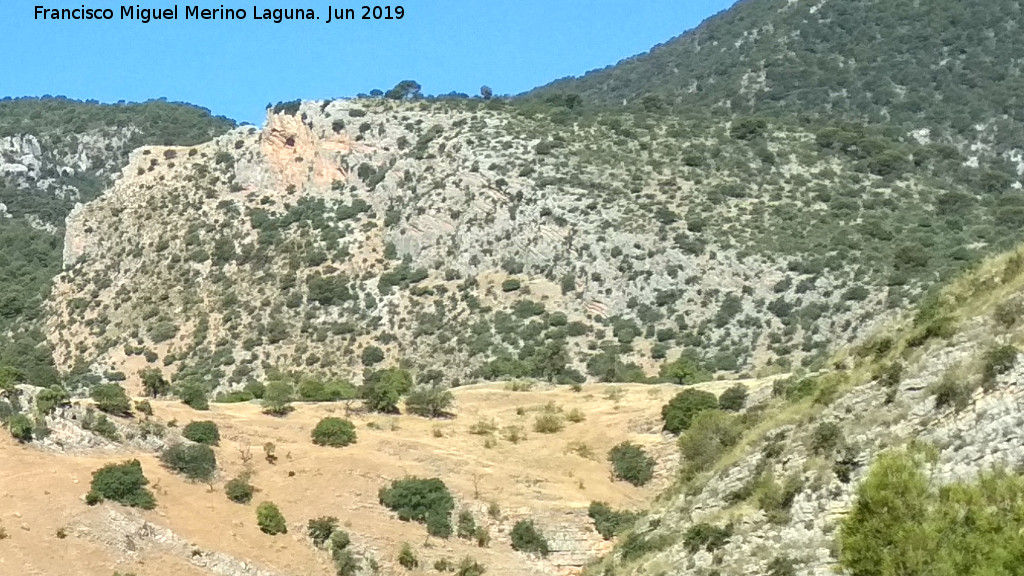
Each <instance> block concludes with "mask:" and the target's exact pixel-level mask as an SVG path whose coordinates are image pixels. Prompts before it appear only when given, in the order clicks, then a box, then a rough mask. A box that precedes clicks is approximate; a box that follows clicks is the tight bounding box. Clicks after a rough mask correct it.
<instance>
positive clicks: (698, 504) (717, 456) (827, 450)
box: [590, 250, 1024, 576]
mask: <svg viewBox="0 0 1024 576" xmlns="http://www.w3.org/2000/svg"><path fill="white" fill-rule="evenodd" d="M1022 272H1024V252H1021V251H1020V250H1017V251H1013V252H1011V253H1008V254H1004V255H1001V256H999V257H997V258H994V259H991V260H989V261H986V262H985V263H983V264H982V265H980V266H979V267H978V269H977V270H975V271H972V272H971V273H969V274H965V275H963V276H961V277H959V278H957V279H956V280H955V281H954V282H952V283H951V284H950V285H949V286H948V287H946V288H944V289H943V290H942V291H940V292H938V293H937V294H936V296H935V297H934V298H933V299H931V300H929V302H928V304H927V305H926V306H923V307H922V308H921V309H920V310H919V311H918V313H917V314H916V316H914V317H913V318H912V319H911V318H908V319H907V320H905V321H902V322H896V323H893V324H892V325H890V326H887V327H885V328H883V329H880V330H878V331H876V332H874V333H872V334H871V336H870V338H868V339H867V341H866V342H865V344H864V345H862V346H859V347H856V348H851V349H850V350H848V351H845V352H844V353H841V354H839V355H837V356H836V357H835V358H834V359H833V362H832V367H831V369H830V370H828V371H827V372H821V373H818V374H806V375H794V376H791V377H788V378H785V379H779V380H777V381H776V382H775V383H774V384H773V386H772V398H773V399H772V400H770V401H769V402H768V403H767V404H764V405H761V406H759V407H752V408H749V409H748V410H747V411H745V412H744V413H743V414H741V415H739V416H732V415H729V414H727V413H725V412H720V411H716V410H712V411H709V412H706V413H704V415H703V416H697V417H695V418H694V420H693V421H692V424H691V426H690V427H689V429H688V430H686V431H685V432H684V433H683V434H682V435H681V436H680V439H679V447H680V449H681V450H682V453H683V463H682V470H681V473H680V478H679V480H678V483H677V485H676V486H675V487H674V488H673V489H671V490H669V491H667V492H666V494H665V495H664V496H663V499H662V501H661V502H660V503H659V504H658V505H655V506H654V508H653V510H652V511H651V513H650V514H649V515H648V516H647V517H646V518H644V519H643V520H641V521H639V522H638V523H637V524H636V526H635V527H634V528H633V530H632V532H630V533H629V534H628V536H627V537H625V538H624V539H622V540H621V541H620V542H619V543H618V545H617V549H616V551H615V552H613V553H612V554H609V555H608V556H607V557H606V558H605V559H604V561H603V562H602V563H600V565H596V566H594V569H593V571H592V572H590V573H592V574H616V575H623V574H669V573H671V574H737V575H739V574H770V575H772V576H775V575H781V574H808V575H810V574H828V573H840V574H879V575H882V574H896V573H908V574H929V573H944V571H947V570H948V571H949V572H948V573H957V574H979V573H984V572H985V571H986V570H993V571H995V573H1005V574H1013V573H1016V571H1018V570H1019V564H1015V562H1016V560H1009V559H1008V558H1019V554H1020V552H1021V548H1020V545H1019V543H1020V541H1019V539H1017V538H1016V537H1014V536H1012V535H1010V536H1006V538H1008V539H1007V540H1003V538H1004V536H1000V535H997V533H998V531H990V532H986V534H987V535H982V534H981V532H982V531H984V530H979V529H978V527H979V526H980V525H981V524H979V523H983V522H990V521H991V522H994V523H995V524H994V525H995V526H1001V527H1005V528H1006V529H1007V530H1009V531H1010V532H1009V534H1012V533H1013V532H1015V531H1017V530H1019V529H1020V523H1019V520H1011V519H1010V517H1011V516H1012V515H1013V514H1015V513H1016V511H1019V509H1020V508H1019V506H1020V500H1019V499H1020V497H1021V495H1022V494H1024V482H1022V481H1021V476H1020V466H1021V462H1022V459H1024V443H1022V442H1021V432H1020V421H1021V414H1022V408H1024V393H1022V388H1021V386H1020V383H1021V381H1022V379H1024V371H1022V368H1021V365H1020V363H1019V362H1018V359H1019V355H1020V354H1019V350H1018V348H1017V346H1018V345H1019V342H1020V341H1021V327H1022V322H1021V321H1022V317H1021V312H1022V310H1024V308H1022V296H1021V293H1022V289H1024V274H1022ZM915 470H916V471H915ZM929 493H931V494H934V495H933V496H929V495H928V494H929ZM935 495H937V496H935ZM1003 498H1006V499H1005V500H1002V499H1003ZM930 499H934V500H933V503H932V504H928V501H929V500H930ZM989 499H992V500H989ZM997 501H999V502H1000V503H999V504H996V502H997ZM986 506H994V507H995V508H994V509H993V508H989V510H999V512H998V513H996V516H985V512H983V511H982V510H983V509H984V508H985V507H986ZM1004 513H1005V514H1007V515H1006V516H1003V515H1002V514H1004ZM936 514H938V515H946V516H947V518H948V520H946V521H945V522H946V524H943V522H942V521H935V523H934V524H933V523H932V522H933V520H927V521H926V520H925V518H933V517H934V515H936ZM975 515H977V516H975ZM968 518H970V520H968ZM975 518H977V519H975ZM981 518H984V519H981ZM866 524H868V525H869V526H866ZM943 525H945V526H947V528H940V526H943ZM872 529H873V530H875V531H874V532H870V530H872ZM943 530H949V531H950V532H945V533H944V532H943ZM951 532H952V533H955V534H956V535H955V536H950V533H951ZM939 534H944V536H943V537H940V536H939ZM990 537H991V538H993V539H989V538H990ZM914 538H922V539H923V540H918V541H916V542H915V541H913V539H914ZM924 541H933V542H934V544H935V550H934V552H932V553H928V552H926V550H927V549H928V547H927V546H923V545H922V542H924ZM908 553H912V554H913V555H914V556H912V557H908V556H903V555H904V554H908ZM894 566H902V568H894ZM900 570H902V572H901V571H900Z"/></svg>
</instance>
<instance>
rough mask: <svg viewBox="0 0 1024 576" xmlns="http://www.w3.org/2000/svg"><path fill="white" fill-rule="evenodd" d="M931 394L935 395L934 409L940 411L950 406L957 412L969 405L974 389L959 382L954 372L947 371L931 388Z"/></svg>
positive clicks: (967, 384)
mask: <svg viewBox="0 0 1024 576" xmlns="http://www.w3.org/2000/svg"><path fill="white" fill-rule="evenodd" d="M932 394H934V395H935V408H937V409H942V408H946V407H948V406H952V407H953V408H954V409H955V410H956V411H957V412H959V411H961V410H963V409H964V408H967V406H968V405H969V404H970V403H971V395H972V394H974V387H973V386H971V385H970V384H969V383H967V382H963V381H961V380H960V377H959V375H958V374H956V373H955V372H954V371H949V372H947V373H946V374H944V375H943V376H942V379H941V380H939V382H938V383H937V384H935V386H934V387H933V388H932Z"/></svg>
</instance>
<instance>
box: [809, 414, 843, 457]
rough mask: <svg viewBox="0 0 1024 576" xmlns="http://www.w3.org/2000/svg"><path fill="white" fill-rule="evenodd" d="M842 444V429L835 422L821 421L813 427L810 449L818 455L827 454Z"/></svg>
mask: <svg viewBox="0 0 1024 576" xmlns="http://www.w3.org/2000/svg"><path fill="white" fill-rule="evenodd" d="M842 445H843V430H842V428H840V427H839V425H838V424H836V423H835V422H822V423H821V424H818V427H817V428H815V429H814V435H813V436H812V438H811V450H812V451H813V452H814V453H815V454H818V455H819V456H827V455H829V454H831V453H832V452H834V451H835V450H836V449H837V448H839V447H840V446H842Z"/></svg>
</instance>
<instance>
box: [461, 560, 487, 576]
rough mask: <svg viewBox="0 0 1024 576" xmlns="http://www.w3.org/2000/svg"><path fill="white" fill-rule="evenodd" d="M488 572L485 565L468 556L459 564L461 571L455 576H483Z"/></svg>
mask: <svg viewBox="0 0 1024 576" xmlns="http://www.w3.org/2000/svg"><path fill="white" fill-rule="evenodd" d="M486 571H487V570H486V569H485V568H484V566H483V564H480V563H479V562H477V561H476V560H474V559H472V558H470V557H469V556H466V557H465V558H463V559H462V560H461V561H460V562H459V569H458V570H457V571H456V572H455V576H483V574H484V572H486Z"/></svg>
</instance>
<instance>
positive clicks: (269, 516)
mask: <svg viewBox="0 0 1024 576" xmlns="http://www.w3.org/2000/svg"><path fill="white" fill-rule="evenodd" d="M256 524H257V525H258V526H259V527H260V531H261V532H263V533H264V534H270V535H271V536H276V535H278V534H287V533H288V524H287V523H286V522H285V520H284V516H283V515H282V514H281V510H280V509H279V508H278V507H277V505H276V504H274V503H273V502H263V503H261V504H260V505H259V506H257V507H256Z"/></svg>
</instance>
